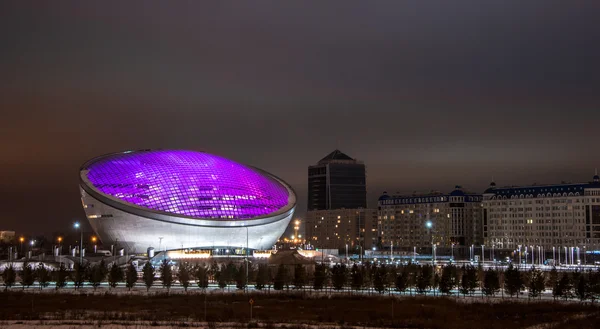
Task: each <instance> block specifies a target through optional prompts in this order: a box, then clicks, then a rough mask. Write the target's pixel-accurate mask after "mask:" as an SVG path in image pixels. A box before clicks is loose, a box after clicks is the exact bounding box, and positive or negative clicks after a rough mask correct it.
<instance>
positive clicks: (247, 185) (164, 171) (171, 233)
mask: <svg viewBox="0 0 600 329" xmlns="http://www.w3.org/2000/svg"><path fill="white" fill-rule="evenodd" d="M80 191H81V200H82V204H83V208H84V211H85V213H86V216H87V218H88V220H89V222H90V224H91V226H92V228H93V230H94V231H95V232H96V234H97V235H98V236H99V237H100V239H101V240H102V242H103V243H105V244H108V243H110V244H113V243H118V245H119V247H124V248H125V249H126V250H127V251H128V252H129V253H143V252H146V250H147V249H148V248H151V247H152V248H155V249H159V250H174V249H190V248H191V249H219V248H221V249H226V250H229V249H233V248H246V247H247V248H249V249H259V250H263V249H269V248H271V247H272V246H273V245H274V244H275V242H276V241H277V239H278V238H279V237H280V236H281V235H282V234H283V233H284V231H285V229H286V227H287V226H288V223H289V222H290V220H291V218H292V215H293V213H294V210H295V208H296V195H295V193H294V191H293V190H292V188H291V187H290V186H289V185H288V184H287V183H285V182H284V181H283V180H281V179H280V178H278V177H275V176H274V175H271V174H269V173H267V172H265V171H262V170H260V169H257V168H254V167H250V166H246V165H243V164H240V163H237V162H234V161H232V160H229V159H226V158H223V157H220V156H216V155H212V154H208V153H205V152H196V151H185V150H140V151H128V152H122V153H114V154H108V155H104V156H100V157H97V158H95V159H92V160H90V161H88V162H87V163H85V164H84V165H83V166H82V167H81V169H80Z"/></svg>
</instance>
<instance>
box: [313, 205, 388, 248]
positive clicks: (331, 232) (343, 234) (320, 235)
mask: <svg viewBox="0 0 600 329" xmlns="http://www.w3.org/2000/svg"><path fill="white" fill-rule="evenodd" d="M305 231H306V233H305V234H306V239H307V241H308V242H309V243H310V244H311V245H313V246H315V247H317V248H323V249H342V248H345V247H346V245H348V248H349V250H351V251H353V252H359V251H360V249H361V248H362V249H363V250H364V249H371V248H372V247H373V246H375V245H376V244H377V237H378V229H377V210H375V209H335V210H314V211H309V212H308V214H307V218H306V226H305Z"/></svg>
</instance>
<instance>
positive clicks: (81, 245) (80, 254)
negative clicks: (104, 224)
mask: <svg viewBox="0 0 600 329" xmlns="http://www.w3.org/2000/svg"><path fill="white" fill-rule="evenodd" d="M73 227H74V228H75V229H78V230H79V234H80V238H79V262H80V263H82V262H83V230H82V227H81V225H80V224H79V222H75V223H74V224H73ZM25 240H26V239H25V237H23V236H21V237H19V243H20V245H21V250H20V253H21V254H22V253H23V243H24V242H25ZM90 240H91V242H92V243H93V244H94V253H96V252H97V250H98V249H97V247H98V245H97V242H98V238H97V237H96V236H92V237H91V238H90ZM56 241H57V242H58V248H57V249H58V256H59V257H60V256H62V255H61V254H62V251H61V250H62V241H63V237H62V236H59V237H57V238H56ZM35 243H36V240H34V239H31V240H29V245H30V246H31V249H33V247H34V246H35ZM31 249H30V251H31Z"/></svg>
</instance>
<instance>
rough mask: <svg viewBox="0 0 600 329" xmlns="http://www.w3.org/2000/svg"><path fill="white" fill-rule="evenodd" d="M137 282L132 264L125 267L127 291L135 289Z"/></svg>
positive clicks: (135, 271)
mask: <svg viewBox="0 0 600 329" xmlns="http://www.w3.org/2000/svg"><path fill="white" fill-rule="evenodd" d="M137 280H138V274H137V270H136V269H135V266H133V264H129V265H128V266H127V272H125V286H126V287H127V289H129V291H131V288H133V287H135V284H136V282H137Z"/></svg>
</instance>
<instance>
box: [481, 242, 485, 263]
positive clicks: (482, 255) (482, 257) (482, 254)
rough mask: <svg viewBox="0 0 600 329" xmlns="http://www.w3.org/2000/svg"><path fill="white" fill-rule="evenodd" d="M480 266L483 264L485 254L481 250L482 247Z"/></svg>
mask: <svg viewBox="0 0 600 329" xmlns="http://www.w3.org/2000/svg"><path fill="white" fill-rule="evenodd" d="M481 264H485V252H484V249H483V245H481Z"/></svg>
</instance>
